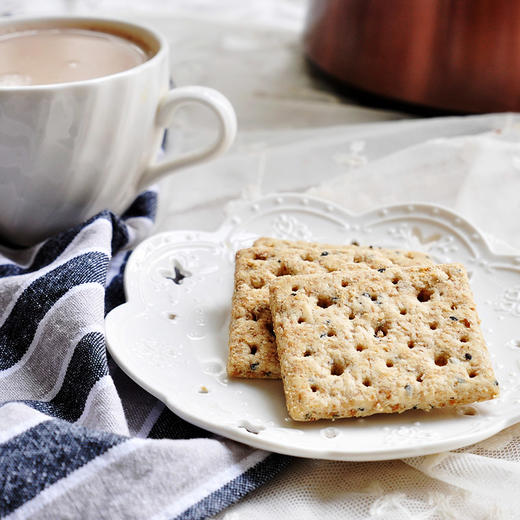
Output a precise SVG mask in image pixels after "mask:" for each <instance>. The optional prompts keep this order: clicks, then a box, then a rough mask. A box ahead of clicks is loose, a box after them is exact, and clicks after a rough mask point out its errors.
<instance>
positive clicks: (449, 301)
mask: <svg viewBox="0 0 520 520" xmlns="http://www.w3.org/2000/svg"><path fill="white" fill-rule="evenodd" d="M270 304H271V312H272V315H273V322H274V330H275V332H276V339H277V344H278V355H279V358H280V365H281V371H282V379H283V384H284V391H285V396H286V402H287V408H288V411H289V415H290V416H291V417H292V418H293V419H295V420H297V421H314V420H317V419H322V418H327V419H332V418H339V417H359V416H366V415H372V414H375V413H392V412H403V411H405V410H409V409H412V408H413V409H423V410H430V409H431V408H443V407H446V406H453V405H459V404H467V403H472V402H475V401H484V400H487V399H492V398H494V397H496V396H497V395H498V382H497V381H496V379H495V375H494V373H493V369H492V366H491V363H490V360H489V355H488V352H487V348H486V345H485V343H484V339H483V336H482V332H481V330H480V325H479V318H478V315H477V311H476V308H475V304H474V302H473V297H472V294H471V289H470V287H469V283H468V279H467V276H466V272H465V270H464V267H463V266H462V265H459V264H447V265H435V266H430V267H408V268H399V267H395V266H394V267H388V268H386V269H380V270H379V271H375V270H371V269H366V268H365V269H363V268H362V269H356V270H350V271H345V272H343V273H332V274H327V275H320V276H316V275H307V276H292V277H285V278H280V279H278V280H276V281H274V282H272V283H271V284H270Z"/></svg>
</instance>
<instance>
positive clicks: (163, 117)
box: [138, 86, 237, 191]
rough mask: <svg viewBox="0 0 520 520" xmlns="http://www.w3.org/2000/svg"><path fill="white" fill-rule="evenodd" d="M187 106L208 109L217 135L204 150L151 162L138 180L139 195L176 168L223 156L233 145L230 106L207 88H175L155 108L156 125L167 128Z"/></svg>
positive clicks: (234, 126)
mask: <svg viewBox="0 0 520 520" xmlns="http://www.w3.org/2000/svg"><path fill="white" fill-rule="evenodd" d="M188 103H200V104H201V105H204V106H206V107H208V108H209V109H210V110H211V111H212V112H213V113H214V114H215V115H216V116H217V118H218V122H219V135H218V137H217V139H216V140H215V142H214V143H213V144H211V145H209V146H208V147H207V148H203V149H202V150H197V151H195V152H190V153H187V154H184V155H181V156H180V157H175V158H172V159H165V160H163V161H159V162H152V163H151V164H149V165H148V167H147V168H146V169H145V171H144V172H143V174H142V176H141V180H140V182H139V185H138V191H141V190H143V189H144V188H146V187H147V186H149V185H150V184H153V183H154V182H156V181H158V180H159V179H161V178H162V177H164V176H165V175H167V174H169V173H171V172H172V171H173V170H176V169H177V168H182V167H183V166H188V165H192V164H195V163H199V162H202V161H206V160H208V159H211V158H212V157H216V156H217V155H220V154H221V153H224V152H225V151H226V150H228V148H229V147H230V146H231V145H232V144H233V141H234V140H235V135H236V131H237V118H236V114H235V111H234V109H233V106H232V105H231V103H230V102H229V101H228V100H227V98H225V97H224V96H223V95H222V94H221V93H220V92H218V91H217V90H214V89H212V88H209V87H197V86H192V87H177V88H175V89H173V90H170V91H169V92H168V93H167V94H166V95H165V96H164V98H163V99H162V100H161V102H160V104H159V107H158V108H157V114H156V117H155V124H156V125H157V126H159V127H160V128H166V127H167V126H168V125H169V124H170V123H171V121H172V119H173V116H174V115H175V112H176V110H177V109H178V108H179V107H180V106H182V105H185V104H188Z"/></svg>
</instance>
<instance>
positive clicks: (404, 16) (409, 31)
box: [304, 0, 520, 112]
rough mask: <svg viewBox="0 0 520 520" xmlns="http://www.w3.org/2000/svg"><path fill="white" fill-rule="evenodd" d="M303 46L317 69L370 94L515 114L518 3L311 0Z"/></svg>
mask: <svg viewBox="0 0 520 520" xmlns="http://www.w3.org/2000/svg"><path fill="white" fill-rule="evenodd" d="M304 41H305V51H306V53H307V56H308V58H309V59H310V60H311V62H312V63H314V64H315V65H316V66H317V67H318V68H319V69H321V70H322V71H324V72H326V73H328V74H329V75H331V76H333V77H334V78H336V79H338V80H340V81H341V82H343V83H346V84H347V85H351V86H354V87H356V88H360V89H363V90H365V91H368V92H370V93H372V94H377V95H380V96H384V97H387V98H393V99H396V100H400V101H405V102H407V103H413V104H417V105H423V106H427V107H433V108H438V109H443V110H450V111H457V112H497V111H509V110H511V111H518V110H520V1H517V0H311V2H310V10H309V13H308V18H307V23H306V30H305V38H304Z"/></svg>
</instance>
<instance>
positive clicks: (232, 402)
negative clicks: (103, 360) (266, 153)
mask: <svg viewBox="0 0 520 520" xmlns="http://www.w3.org/2000/svg"><path fill="white" fill-rule="evenodd" d="M260 235H266V236H277V237H283V238H289V239H303V240H312V241H323V242H328V243H338V244H339V243H350V242H351V241H353V240H356V241H358V242H359V243H361V244H376V245H379V246H383V247H396V248H409V249H415V250H422V251H427V252H428V253H429V254H430V255H431V256H432V257H433V258H434V259H435V260H437V261H438V262H452V261H457V262H462V263H463V264H465V265H466V267H467V269H468V272H469V274H470V278H471V285H472V288H473V291H474V294H475V298H476V301H477V307H478V310H479V313H480V317H481V319H482V328H483V332H484V335H485V337H486V340H487V344H488V346H489V349H490V351H491V356H492V359H493V364H494V368H495V370H496V375H497V379H498V380H499V382H500V388H501V396H500V398H499V399H497V400H494V401H491V402H487V403H481V404H476V405H473V406H464V407H460V408H458V409H452V410H434V411H432V412H430V413H426V412H420V411H409V412H405V413H403V414H400V415H397V414H396V415H378V416H372V417H368V418H365V419H342V420H337V421H335V422H331V421H318V422H315V423H310V424H304V423H297V422H294V421H292V420H290V419H289V418H288V416H287V411H286V409H285V401H284V396H283V390H282V384H281V382H280V381H261V380H254V381H253V380H251V381H249V380H228V378H227V377H226V370H225V366H226V357H227V334H228V332H227V331H228V318H229V314H230V303H231V295H232V287H233V269H234V253H235V251H236V250H237V249H239V248H242V247H246V246H249V245H250V244H251V243H252V241H253V240H254V239H255V238H256V237H258V236H260ZM183 276H184V278H182V277H183ZM125 287H126V294H127V297H128V303H126V304H124V305H121V306H120V307H118V308H116V309H114V310H113V311H112V312H111V313H110V314H109V315H108V316H107V318H106V334H107V340H108V345H109V350H110V353H111V354H112V356H113V357H114V359H115V360H116V362H117V363H118V364H119V366H120V367H121V368H122V369H123V370H124V371H125V372H126V373H127V374H128V375H129V376H130V377H132V378H133V379H134V380H135V381H136V382H137V383H139V384H140V385H141V386H143V387H144V388H145V389H146V390H148V391H149V392H151V393H152V394H154V395H155V396H157V397H158V398H159V399H161V400H162V401H164V403H165V404H166V405H167V406H168V407H169V408H171V409H172V410H173V411H174V412H175V413H176V414H178V415H179V416H180V417H182V418H184V419H185V420H187V421H189V422H191V423H193V424H196V425H198V426H201V427H202V428H206V429H207V430H210V431H212V432H215V433H218V434H221V435H223V436H226V437H229V438H231V439H235V440H237V441H240V442H244V443H246V444H249V445H251V446H255V447H258V448H263V449H266V450H271V451H275V452H279V453H286V454H290V455H297V456H302V457H316V458H323V459H337V460H382V459H391V458H400V457H408V456H416V455H424V454H428V453H434V452H439V451H443V450H448V449H453V448H458V447H462V446H466V445H469V444H472V443H474V442H477V441H479V440H482V439H485V438H487V437H490V436H491V435H493V434H494V433H496V432H498V431H500V430H502V429H503V428H505V427H506V426H509V425H511V424H513V423H515V422H517V421H519V420H520V388H519V385H520V257H514V256H499V255H496V254H494V253H493V252H492V251H491V250H490V249H489V247H488V245H487V244H486V242H485V240H484V238H483V237H482V235H481V234H480V233H479V232H478V231H477V230H476V229H475V228H474V227H473V226H472V225H471V224H469V223H468V222H467V221H465V220H464V219H463V218H461V217H459V216H457V215H456V214H454V213H452V212H451V211H447V210H445V209H442V208H439V207H435V206H430V205H424V204H414V205H407V206H393V207H387V208H382V209H378V210H375V211H371V212H369V213H365V214H363V215H350V214H349V213H347V212H346V211H344V210H343V209H341V208H339V207H337V206H335V205H333V204H331V203H329V202H326V201H322V200H318V199H315V198H311V197H306V196H302V195H296V194H283V195H274V196H269V197H265V198H263V199H260V200H257V201H254V202H251V203H244V204H242V205H241V206H240V207H239V209H238V210H237V211H235V213H234V215H233V216H232V217H231V218H230V219H229V220H227V221H226V223H225V224H224V225H223V226H222V227H221V228H220V229H219V230H218V231H216V232H215V233H205V232H197V231H174V232H169V233H162V234H159V235H156V236H153V237H151V238H149V239H148V240H146V241H145V242H143V243H142V244H141V245H140V246H139V247H138V248H137V249H136V250H135V251H134V253H133V254H132V256H131V257H130V260H129V262H128V266H127V268H126V275H125Z"/></svg>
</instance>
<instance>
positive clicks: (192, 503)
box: [0, 191, 289, 520]
mask: <svg viewBox="0 0 520 520" xmlns="http://www.w3.org/2000/svg"><path fill="white" fill-rule="evenodd" d="M155 208H156V194H155V193H154V192H152V191H148V192H145V193H143V194H142V195H140V196H139V197H138V198H137V199H136V201H135V202H134V204H133V205H132V206H131V208H130V209H129V210H128V211H127V212H126V213H125V214H124V215H123V216H122V217H120V218H119V217H116V216H115V215H113V214H112V213H109V212H102V213H100V214H98V215H96V216H95V217H93V218H92V219H90V220H89V221H88V222H86V223H84V224H83V225H80V226H78V227H75V228H73V229H71V230H68V231H66V232H63V233H61V234H59V235H57V236H55V237H53V238H50V239H48V240H47V241H45V242H43V243H41V244H39V245H37V246H35V247H33V248H30V249H23V250H14V249H6V248H1V247H0V516H2V517H5V518H39V519H45V518H49V519H53V520H56V519H61V518H82V519H88V518H92V519H96V520H99V519H111V520H112V519H118V518H125V519H131V518H157V519H159V518H186V519H198V518H207V517H208V516H211V515H214V514H216V513H218V512H219V511H221V510H222V509H224V508H225V507H227V506H228V505H229V504H231V503H233V502H235V501H236V500H238V499H239V498H240V497H242V496H244V495H245V494H246V493H248V492H249V491H251V490H253V489H255V488H256V487H258V486H260V485H261V484H262V483H263V482H265V481H267V480H269V479H271V478H272V477H273V476H274V475H276V474H277V473H278V472H279V471H280V469H282V468H283V467H284V466H285V465H286V464H287V463H288V461H289V458H288V457H283V456H279V455H273V454H269V453H267V452H264V451H261V450H253V449H251V448H249V447H246V446H244V445H241V444H238V443H235V442H232V441H228V440H225V439H222V438H220V437H217V436H214V435H212V434H210V433H208V432H206V431H204V430H201V429H199V428H197V427H195V426H192V425H190V424H188V423H186V422H184V421H183V420H181V419H180V418H178V417H177V416H176V415H175V414H173V413H172V412H170V411H169V410H168V409H166V408H165V407H164V405H163V404H162V403H161V402H159V401H157V399H155V398H153V397H152V396H151V395H149V394H147V393H146V392H145V391H144V390H142V389H141V388H140V387H138V386H137V385H136V384H134V383H133V382H132V381H131V380H130V379H129V378H128V377H126V376H125V375H124V374H123V372H122V371H121V370H120V369H119V368H118V367H117V366H116V365H115V364H114V363H113V362H112V361H111V360H110V359H109V358H108V357H107V352H106V349H105V340H104V334H103V318H104V314H105V313H106V312H108V311H110V310H111V309H112V308H113V307H114V306H116V305H119V304H120V303H122V302H123V301H124V292H123V285H122V278H123V271H124V267H125V264H126V260H127V258H128V255H129V252H128V251H129V249H131V248H132V247H133V246H134V245H135V244H136V243H137V242H138V241H139V240H140V239H142V238H143V237H144V236H145V235H146V234H147V233H149V232H150V230H151V227H152V223H153V218H154V215H155Z"/></svg>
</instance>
